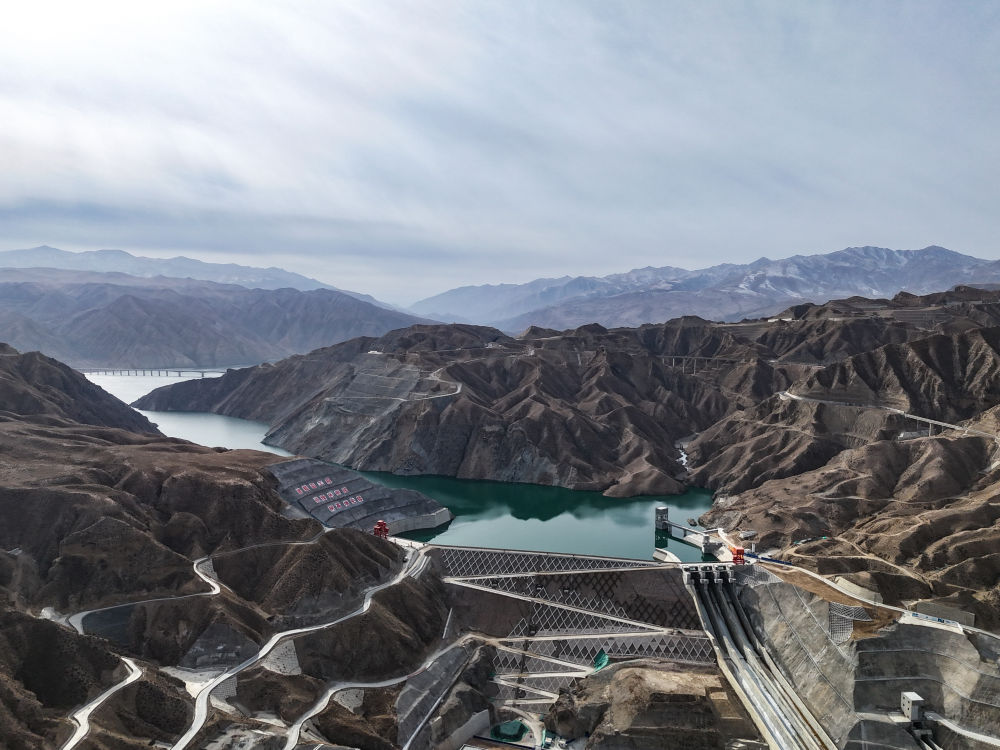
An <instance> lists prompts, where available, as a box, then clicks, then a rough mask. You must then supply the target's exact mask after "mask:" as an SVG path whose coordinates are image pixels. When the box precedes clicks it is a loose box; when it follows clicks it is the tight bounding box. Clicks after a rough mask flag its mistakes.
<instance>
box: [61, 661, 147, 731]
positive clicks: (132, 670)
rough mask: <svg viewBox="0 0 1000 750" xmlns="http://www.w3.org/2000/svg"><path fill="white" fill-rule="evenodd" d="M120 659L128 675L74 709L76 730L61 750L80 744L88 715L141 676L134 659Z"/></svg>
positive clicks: (72, 717)
mask: <svg viewBox="0 0 1000 750" xmlns="http://www.w3.org/2000/svg"><path fill="white" fill-rule="evenodd" d="M122 661H123V662H125V666H126V667H128V676H127V677H126V678H125V679H124V680H122V681H121V682H119V683H118V684H117V685H112V686H111V687H109V688H108V689H107V690H105V691H104V692H103V693H101V694H100V695H99V696H97V697H96V698H94V700H92V701H91V702H90V703H88V704H87V705H85V706H84V707H83V708H79V709H77V710H76V711H74V712H73V713H72V714H71V715H70V718H71V719H72V720H73V721H75V722H76V731H74V732H73V736H72V737H70V738H69V739H68V740H66V743H65V744H64V745H63V746H62V750H70V749H71V748H74V747H76V746H77V745H79V744H80V742H81V741H82V740H83V738H84V737H86V736H87V734H88V733H89V732H90V715H91V714H92V713H94V711H96V710H97V709H98V708H100V706H101V704H103V703H104V701H106V700H107V699H108V698H110V697H111V696H112V695H114V694H115V693H117V692H118V691H119V690H121V689H122V688H123V687H125V686H126V685H131V684H132V683H133V682H135V681H136V680H138V679H139V678H140V677H142V669H140V668H139V667H138V666H137V665H136V663H135V662H134V661H132V660H131V659H129V658H128V657H122Z"/></svg>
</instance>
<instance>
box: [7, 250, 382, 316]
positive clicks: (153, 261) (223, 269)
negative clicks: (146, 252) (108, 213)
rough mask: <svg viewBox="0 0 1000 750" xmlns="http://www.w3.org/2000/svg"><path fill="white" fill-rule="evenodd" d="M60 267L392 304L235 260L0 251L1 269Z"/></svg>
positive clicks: (114, 252)
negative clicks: (341, 295) (329, 294)
mask: <svg viewBox="0 0 1000 750" xmlns="http://www.w3.org/2000/svg"><path fill="white" fill-rule="evenodd" d="M4 268H61V269H65V270H69V271H96V272H98V273H125V274H129V275H130V276H138V277H140V278H153V277H156V276H166V277H170V278H176V279H200V280H201V281H215V282H217V283H219V284H237V285H239V286H243V287H246V288H247V289H298V290H299V291H302V292H308V291H311V290H313V289H332V290H334V291H337V292H343V293H344V294H347V295H349V296H351V297H354V298H356V299H361V300H364V301H365V302H370V303H371V304H373V305H378V306H380V307H390V305H387V304H385V303H384V302H379V301H378V300H377V299H375V298H374V297H372V296H371V295H368V294H361V293H359V292H352V291H349V290H346V289H337V288H336V287H332V286H330V285H328V284H324V283H322V282H321V281H317V280H316V279H311V278H309V277H307V276H303V275H302V274H298V273H293V272H291V271H286V270H284V269H283V268H274V267H273V266H272V267H271V268H254V267H253V266H240V265H237V264H235V263H205V262H204V261H200V260H195V259H193V258H185V257H183V256H177V257H176V258H146V257H142V256H137V255H132V254H131V253H127V252H125V251H124V250H90V251H87V252H81V253H71V252H67V251H66V250H59V249H58V248H55V247H49V246H48V245H41V246H39V247H33V248H30V249H27V250H6V251H2V252H0V269H4Z"/></svg>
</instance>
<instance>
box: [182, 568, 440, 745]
mask: <svg viewBox="0 0 1000 750" xmlns="http://www.w3.org/2000/svg"><path fill="white" fill-rule="evenodd" d="M423 556H424V552H423V550H417V552H416V554H414V555H412V556H411V557H410V559H409V560H408V561H407V564H406V565H405V566H404V567H403V568H402V570H400V571H399V573H397V574H396V575H395V577H393V578H392V579H391V580H389V581H386V582H385V583H382V584H379V585H378V586H373V587H372V588H370V589H368V591H366V592H365V596H364V600H363V601H362V603H361V605H360V606H359V607H358V608H357V609H356V610H354V611H353V612H350V613H349V614H346V615H343V616H342V617H338V618H337V619H336V620H333V621H331V622H325V623H320V624H319V625H311V626H309V627H305V628H295V629H292V630H285V631H282V632H280V633H275V634H274V635H273V636H271V638H270V639H269V640H268V641H267V642H266V643H265V644H264V645H263V646H261V648H260V650H259V651H258V652H257V653H256V654H254V655H253V656H251V657H250V658H249V659H246V660H245V661H243V662H241V663H240V664H237V665H236V666H235V667H230V668H229V669H227V670H226V671H225V672H223V673H222V674H220V675H218V676H217V677H215V678H214V679H213V680H212V681H211V682H208V683H206V684H205V685H204V686H203V687H202V688H201V689H200V690H199V691H198V694H197V695H196V696H195V706H194V717H193V719H192V721H191V725H190V726H189V727H188V729H187V731H186V732H184V734H183V735H181V737H180V739H178V740H177V741H176V742H175V743H174V744H173V745H172V750H183V748H186V747H187V746H188V745H190V744H191V741H192V740H193V739H194V738H195V737H196V736H197V735H198V732H200V731H201V729H202V727H203V726H204V725H205V721H206V719H207V718H208V709H209V701H210V698H211V695H212V691H213V690H215V688H217V687H218V686H219V685H221V684H222V683H223V682H225V681H226V680H228V679H230V678H232V677H235V676H236V675H238V674H239V673H240V672H242V671H243V670H245V669H248V668H249V667H252V666H254V665H255V664H257V663H259V662H260V661H262V660H263V659H264V658H265V657H266V656H267V655H268V654H269V653H271V651H273V650H274V648H275V646H277V645H278V644H279V643H280V642H281V641H283V640H285V639H286V638H293V637H295V636H297V635H303V634H305V633H313V632H315V631H317V630H324V629H326V628H331V627H333V626H335V625H339V624H340V623H342V622H345V621H347V620H350V619H352V618H354V617H357V616H358V615H363V614H364V613H365V612H367V611H368V609H369V607H371V601H372V597H373V596H374V595H375V594H377V593H378V592H379V591H382V590H383V589H386V588H389V587H390V586H395V585H396V584H397V583H399V582H400V581H402V580H403V579H404V578H406V577H407V576H409V575H410V573H411V571H412V570H414V569H415V567H416V565H417V564H419V563H421V562H422V561H423Z"/></svg>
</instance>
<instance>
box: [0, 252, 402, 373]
mask: <svg viewBox="0 0 1000 750" xmlns="http://www.w3.org/2000/svg"><path fill="white" fill-rule="evenodd" d="M421 320H422V319H420V318H416V317H414V316H412V315H408V314H406V313H402V312H398V311H396V310H388V309H385V308H383V307H378V306H376V305H373V304H371V303H369V302H366V301H364V300H360V299H357V298H355V297H352V296H350V295H348V294H345V293H343V292H339V291H335V290H332V289H312V290H308V291H300V290H297V289H290V288H282V289H247V288H245V287H242V286H237V285H235V284H218V283H215V282H211V281H196V280H193V279H176V278H164V277H156V278H151V279H144V278H138V277H135V276H129V275H127V274H121V273H98V272H92V271H65V270H57V269H51V268H48V269H38V268H32V269H4V270H3V271H2V272H0V341H5V342H7V343H9V344H10V345H11V346H13V347H15V348H17V349H19V350H21V351H31V350H39V351H41V352H43V353H45V354H47V355H49V356H52V357H56V358H58V359H61V360H63V361H65V362H67V363H69V364H71V365H73V366H75V367H94V366H109V367H121V368H130V367H132V368H142V367H148V368H155V367H170V366H179V367H220V366H229V365H241V364H255V363H258V362H263V361H266V360H270V359H278V358H281V357H286V356H288V355H290V354H295V353H301V352H307V351H311V350H313V349H316V348H320V347H324V346H330V345H332V344H335V343H338V342H340V341H346V340H347V339H351V338H355V337H357V336H379V335H382V334H384V333H386V332H387V331H390V330H392V329H395V328H403V327H406V326H410V325H413V324H414V323H417V322H421Z"/></svg>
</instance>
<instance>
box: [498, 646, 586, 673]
mask: <svg viewBox="0 0 1000 750" xmlns="http://www.w3.org/2000/svg"><path fill="white" fill-rule="evenodd" d="M572 669H574V667H570V666H567V665H566V664H562V663H560V662H558V661H550V660H548V659H545V658H543V657H539V656H537V655H533V654H530V653H525V652H521V651H507V650H506V649H502V648H498V649H497V650H496V657H495V658H494V659H493V671H494V672H495V673H496V674H498V675H503V674H521V673H524V672H529V673H530V672H565V671H567V670H572Z"/></svg>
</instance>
